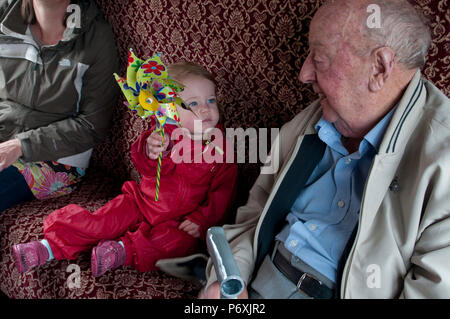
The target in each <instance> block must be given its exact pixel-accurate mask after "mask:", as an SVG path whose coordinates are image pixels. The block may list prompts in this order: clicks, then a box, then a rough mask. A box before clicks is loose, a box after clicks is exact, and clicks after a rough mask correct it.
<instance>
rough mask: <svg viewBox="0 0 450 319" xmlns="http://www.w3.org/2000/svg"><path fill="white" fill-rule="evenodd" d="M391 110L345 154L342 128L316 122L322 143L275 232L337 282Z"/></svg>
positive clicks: (326, 122)
mask: <svg viewBox="0 0 450 319" xmlns="http://www.w3.org/2000/svg"><path fill="white" fill-rule="evenodd" d="M393 111H394V109H393V110H391V111H390V112H389V113H388V114H387V115H386V116H385V117H384V118H383V119H382V120H381V121H380V122H379V123H378V124H377V125H376V126H375V127H374V128H373V129H372V130H371V131H370V132H369V133H367V134H366V136H365V137H364V139H363V140H362V141H361V143H360V145H359V149H358V151H356V152H354V153H353V154H349V153H348V151H347V149H346V148H345V147H344V146H343V145H342V142H341V134H340V133H339V132H338V131H337V130H336V128H335V127H334V125H333V124H332V123H330V122H328V121H326V120H325V119H324V118H323V117H322V118H321V119H320V121H319V122H318V123H317V124H316V130H317V131H318V135H319V138H320V139H321V140H322V141H323V142H324V143H326V145H327V147H326V149H325V153H324V155H323V158H322V160H321V161H320V162H319V164H318V165H317V166H316V168H315V169H314V171H313V173H312V174H311V176H310V178H309V179H308V181H307V183H306V186H305V188H304V189H303V190H302V191H301V192H300V194H299V196H298V197H297V199H296V201H295V202H294V204H293V206H292V208H291V211H290V213H289V214H288V215H287V217H286V221H287V222H288V224H287V225H286V226H285V227H284V228H283V230H282V231H281V232H280V233H279V234H278V235H277V236H276V239H278V240H280V241H282V242H284V243H285V247H286V248H287V249H288V250H289V251H290V252H291V253H293V254H294V255H295V256H297V257H299V258H300V259H301V260H302V261H304V262H305V263H307V264H308V265H310V266H311V267H313V268H314V269H316V270H317V271H319V272H320V273H321V274H323V275H324V276H326V277H327V278H329V279H330V280H332V281H333V282H336V275H337V267H338V263H339V259H340V257H341V255H342V252H343V250H344V249H345V246H346V244H347V242H348V240H349V238H350V235H351V233H352V232H353V229H354V228H355V226H356V224H357V223H358V218H359V209H360V205H361V197H362V193H363V190H364V185H365V182H366V179H367V176H368V174H369V170H370V167H371V165H372V161H373V158H374V156H375V155H376V154H377V153H378V148H379V146H380V143H381V140H382V138H383V136H384V133H385V131H386V128H387V126H388V124H389V122H390V120H391V118H392V114H393Z"/></svg>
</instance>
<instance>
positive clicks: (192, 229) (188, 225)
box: [178, 219, 200, 238]
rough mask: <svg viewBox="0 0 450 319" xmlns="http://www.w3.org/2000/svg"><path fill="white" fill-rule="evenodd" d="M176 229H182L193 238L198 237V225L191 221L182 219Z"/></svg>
mask: <svg viewBox="0 0 450 319" xmlns="http://www.w3.org/2000/svg"><path fill="white" fill-rule="evenodd" d="M178 229H181V230H184V231H185V232H186V233H188V234H189V235H191V236H192V237H194V238H199V237H200V226H199V225H197V224H195V223H193V222H191V221H190V220H187V219H186V220H184V221H183V222H182V223H181V224H180V226H179V227H178Z"/></svg>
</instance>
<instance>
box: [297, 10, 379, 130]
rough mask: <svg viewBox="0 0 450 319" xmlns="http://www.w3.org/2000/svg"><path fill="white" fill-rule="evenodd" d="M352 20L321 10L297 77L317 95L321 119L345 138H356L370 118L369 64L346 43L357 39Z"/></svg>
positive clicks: (311, 28) (311, 27)
mask: <svg viewBox="0 0 450 319" xmlns="http://www.w3.org/2000/svg"><path fill="white" fill-rule="evenodd" d="M343 10H345V9H343ZM338 12H340V11H338ZM355 20H356V19H355V17H352V16H351V15H348V14H344V13H342V14H341V13H340V14H337V13H336V8H335V10H330V9H329V8H328V9H322V8H321V9H320V10H319V11H318V13H317V14H316V16H315V17H314V18H313V20H312V22H311V26H310V33H309V49H310V52H309V55H308V57H307V59H306V61H305V62H304V64H303V66H302V70H301V72H300V76H299V79H300V80H301V81H302V82H303V83H311V84H312V86H313V89H314V91H315V92H316V93H318V94H319V95H320V97H321V102H320V103H321V106H322V109H323V116H324V118H325V119H326V120H327V121H329V122H332V123H334V125H335V127H336V129H337V130H338V131H339V132H340V133H341V134H342V135H344V136H346V137H360V135H361V134H363V133H364V132H365V131H366V129H365V126H366V120H367V118H368V117H370V116H371V114H370V113H371V110H370V109H368V108H367V107H366V104H365V102H366V101H368V100H367V99H369V98H370V94H369V90H368V81H369V73H370V67H371V64H370V61H369V59H368V58H367V57H366V58H363V57H360V56H357V55H356V54H355V53H354V49H353V47H352V46H351V45H350V42H349V39H352V43H355V42H356V43H358V41H357V39H358V38H357V37H361V36H360V35H359V33H358V32H357V28H356V27H355V25H354V24H355V23H357V22H355ZM355 39H356V40H355ZM360 42H361V43H363V41H362V40H361V41H360ZM365 133H366V132H365Z"/></svg>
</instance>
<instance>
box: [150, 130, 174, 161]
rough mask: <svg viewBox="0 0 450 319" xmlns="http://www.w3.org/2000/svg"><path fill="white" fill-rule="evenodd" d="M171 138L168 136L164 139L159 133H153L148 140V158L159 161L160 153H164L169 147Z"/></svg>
mask: <svg viewBox="0 0 450 319" xmlns="http://www.w3.org/2000/svg"><path fill="white" fill-rule="evenodd" d="M169 142H170V138H169V136H168V135H166V134H165V135H164V143H163V137H162V136H161V133H160V132H159V131H153V132H152V134H150V136H149V137H148V138H147V149H146V151H147V156H148V157H149V158H151V159H154V160H155V159H157V158H158V156H159V153H160V152H164V151H165V150H166V149H167V147H168V146H169Z"/></svg>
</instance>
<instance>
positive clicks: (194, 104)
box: [189, 102, 198, 107]
mask: <svg viewBox="0 0 450 319" xmlns="http://www.w3.org/2000/svg"><path fill="white" fill-rule="evenodd" d="M197 105H198V103H197V102H191V103H189V106H190V107H194V106H197Z"/></svg>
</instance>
